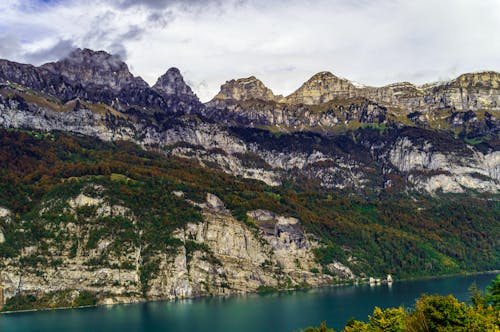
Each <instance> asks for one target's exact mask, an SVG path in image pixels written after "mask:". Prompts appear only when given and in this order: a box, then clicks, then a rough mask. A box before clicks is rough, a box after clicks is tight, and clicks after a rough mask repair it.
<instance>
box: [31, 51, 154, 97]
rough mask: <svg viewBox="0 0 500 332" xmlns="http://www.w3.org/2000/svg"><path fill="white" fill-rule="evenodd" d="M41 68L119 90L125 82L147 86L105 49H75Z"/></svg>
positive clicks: (74, 79)
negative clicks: (64, 56)
mask: <svg viewBox="0 0 500 332" xmlns="http://www.w3.org/2000/svg"><path fill="white" fill-rule="evenodd" d="M41 68H44V69H47V70H49V71H50V72H53V73H56V74H59V75H62V76H64V77H65V78H67V79H69V80H70V81H72V82H78V83H81V84H82V85H83V86H87V85H91V84H92V85H105V86H108V87H110V88H111V89H113V90H119V89H121V88H123V87H124V86H125V85H127V84H131V83H133V84H136V85H139V86H147V83H146V82H145V81H144V80H142V78H140V77H134V75H132V73H131V72H130V71H129V69H128V66H127V64H126V63H125V62H123V61H122V60H121V59H120V57H119V56H117V55H112V54H109V53H107V52H105V51H93V50H90V49H87V48H85V49H80V48H78V49H75V50H74V51H72V52H71V53H70V54H69V55H68V56H67V57H66V58H64V59H61V60H59V61H57V62H50V63H46V64H44V65H42V66H41Z"/></svg>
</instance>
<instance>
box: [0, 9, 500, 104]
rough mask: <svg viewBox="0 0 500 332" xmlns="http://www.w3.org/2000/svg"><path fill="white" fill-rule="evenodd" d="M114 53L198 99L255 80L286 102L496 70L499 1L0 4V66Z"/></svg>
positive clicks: (133, 68)
mask: <svg viewBox="0 0 500 332" xmlns="http://www.w3.org/2000/svg"><path fill="white" fill-rule="evenodd" d="M75 47H81V48H83V47H86V48H91V49H95V50H101V49H102V50H106V51H108V52H111V53H115V54H119V55H120V56H121V57H122V59H123V60H125V61H126V62H127V63H128V65H129V67H130V69H131V71H132V72H133V73H134V75H139V76H142V77H143V78H144V79H145V80H146V81H148V82H149V83H150V84H154V82H155V81H156V78H157V77H158V76H160V75H161V74H163V73H164V72H165V71H166V70H167V69H168V68H169V67H178V68H179V69H180V70H181V72H182V73H183V75H184V77H185V79H186V81H187V82H188V83H189V84H190V85H191V87H192V88H193V90H194V91H195V92H196V93H197V94H198V96H199V97H200V98H201V99H202V100H203V101H207V100H209V99H211V98H212V97H213V96H214V95H215V94H216V93H217V91H218V90H219V87H220V85H221V84H223V83H224V82H225V81H226V80H229V79H232V78H240V77H247V76H250V75H255V76H257V77H258V78H260V79H261V80H262V81H263V82H264V83H265V84H266V85H267V86H268V87H270V88H271V89H272V90H273V91H274V92H275V93H276V94H284V95H286V94H289V93H291V92H292V91H293V90H295V89H297V88H298V87H299V86H300V85H301V84H302V83H303V82H304V81H306V80H307V79H308V78H309V77H310V76H312V75H313V74H314V73H316V72H319V71H323V70H328V71H331V72H333V73H334V74H336V75H338V76H342V77H346V78H349V79H351V80H353V81H357V82H359V83H363V84H367V85H375V86H379V85H384V84H388V83H391V82H395V81H410V82H414V83H424V82H431V81H436V80H443V79H450V78H453V77H455V76H457V75H458V74H461V73H464V72H470V71H478V70H486V69H488V70H496V71H500V0H481V1H479V0H405V1H403V0H318V1H307V0H305V1H304V0H302V1H299V0H282V1H279V0H267V1H266V0H184V1H181V0H1V1H0V58H7V59H9V60H14V61H19V62H28V63H33V64H36V65H39V64H42V63H44V62H48V61H54V60H57V59H59V58H61V57H64V56H65V55H66V54H67V53H68V52H69V51H71V50H72V49H73V48H75Z"/></svg>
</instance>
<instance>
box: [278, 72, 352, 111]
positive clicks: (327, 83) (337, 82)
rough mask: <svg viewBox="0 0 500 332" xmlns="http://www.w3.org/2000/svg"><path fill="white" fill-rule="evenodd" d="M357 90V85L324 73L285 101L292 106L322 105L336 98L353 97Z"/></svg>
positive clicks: (313, 77)
mask: <svg viewBox="0 0 500 332" xmlns="http://www.w3.org/2000/svg"><path fill="white" fill-rule="evenodd" d="M355 90H356V87H355V85H354V84H353V83H352V82H350V81H349V80H346V79H344V78H340V77H337V76H335V75H333V74H332V73H331V72H328V71H322V72H319V73H317V74H315V75H313V76H312V77H311V78H310V79H309V80H308V81H307V82H305V83H304V84H302V86H301V87H300V88H299V89H297V90H296V91H295V92H293V93H292V94H291V95H289V96H288V97H286V98H285V100H286V102H288V103H291V104H308V105H312V104H321V103H325V102H328V101H330V100H333V99H335V98H349V97H352V96H354V94H355Z"/></svg>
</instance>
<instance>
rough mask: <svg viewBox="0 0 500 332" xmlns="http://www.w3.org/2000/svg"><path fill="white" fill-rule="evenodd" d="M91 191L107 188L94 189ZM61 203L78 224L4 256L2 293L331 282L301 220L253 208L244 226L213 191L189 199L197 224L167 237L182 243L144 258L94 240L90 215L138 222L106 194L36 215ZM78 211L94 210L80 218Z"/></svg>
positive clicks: (172, 291) (142, 291) (153, 294)
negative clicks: (251, 222)
mask: <svg viewBox="0 0 500 332" xmlns="http://www.w3.org/2000/svg"><path fill="white" fill-rule="evenodd" d="M94 189H97V190H100V191H102V190H105V188H100V187H98V186H97V187H96V186H94ZM172 195H174V194H172ZM175 195H183V194H182V193H180V192H176V193H175ZM214 200H215V201H216V202H218V203H217V204H216V205H214V204H213V203H212V202H213V201H214ZM61 204H62V206H64V210H65V212H66V213H70V214H72V215H73V216H75V217H76V223H71V222H70V223H56V224H54V223H50V222H49V223H47V224H46V226H45V227H46V230H47V231H50V232H53V233H55V234H57V236H58V237H66V238H68V239H73V240H71V241H67V242H66V243H63V246H61V243H56V242H54V241H51V240H48V242H47V243H48V248H44V246H42V245H32V246H29V247H25V248H24V249H23V250H22V254H21V255H20V256H19V257H15V258H10V259H6V260H4V261H3V263H2V270H1V271H0V285H2V286H3V289H4V294H5V297H6V298H10V297H12V296H14V295H15V294H16V293H17V292H18V291H20V290H22V291H23V292H26V293H29V294H38V295H41V294H47V293H54V292H58V291H65V290H78V291H79V292H82V291H88V292H91V293H95V294H98V301H99V303H118V302H130V301H139V300H143V299H145V298H147V299H175V298H186V297H195V296H202V295H224V294H234V293H246V292H252V291H257V290H259V289H262V288H274V289H282V288H293V287H297V286H302V287H303V286H304V285H311V286H317V285H322V284H329V283H332V282H333V281H334V277H333V276H331V275H325V274H321V273H313V272H311V270H314V269H316V270H317V271H320V270H321V266H320V265H319V264H318V263H316V261H315V259H314V255H313V252H312V250H313V249H314V248H317V247H318V246H319V243H318V242H317V240H315V239H314V238H313V237H312V235H310V234H307V233H306V232H305V231H304V230H303V228H302V226H301V223H300V221H299V220H297V219H294V218H286V217H283V216H279V215H276V214H274V213H272V212H270V211H265V210H258V211H256V212H252V213H250V215H254V216H255V218H256V219H257V220H256V221H257V222H258V225H261V224H262V226H259V227H257V228H249V227H248V226H246V225H245V224H243V223H241V222H240V221H237V220H235V219H234V218H233V217H232V216H231V214H230V213H229V211H228V210H227V209H226V208H225V207H224V205H223V204H222V202H221V201H220V200H219V199H218V198H217V197H216V196H213V195H211V194H209V197H208V198H207V202H203V203H192V204H196V205H198V206H200V207H201V209H202V216H203V220H202V222H200V223H190V224H187V225H186V226H185V227H183V228H179V229H176V230H174V232H173V234H174V235H173V237H174V238H175V239H178V240H179V243H180V245H179V246H177V247H175V249H172V250H170V251H169V252H168V254H166V253H155V254H153V255H152V256H151V254H147V256H145V255H146V254H145V251H144V247H142V246H140V245H138V244H136V243H134V242H123V241H122V240H119V239H117V238H116V237H114V236H113V235H108V236H103V237H100V238H98V239H95V240H96V242H95V243H94V242H92V241H93V240H92V239H93V236H94V235H93V234H95V232H98V231H99V227H100V225H99V224H96V223H95V221H96V220H111V219H113V218H115V219H116V220H127V222H128V223H130V227H131V230H133V231H134V230H135V229H136V227H138V226H137V222H138V219H137V216H135V215H134V213H133V211H132V210H131V209H130V208H129V207H127V206H123V205H117V204H110V203H109V198H107V197H105V196H102V195H99V196H97V197H91V196H87V195H86V194H83V193H80V194H79V195H78V196H76V197H73V198H71V199H69V200H68V201H66V202H60V201H46V202H44V203H42V205H43V206H45V207H46V208H45V209H42V210H41V211H40V218H44V216H45V215H46V214H50V213H51V212H50V211H49V209H54V208H55V206H57V205H61ZM79 209H87V210H90V211H93V213H91V214H87V216H86V218H84V219H81V216H79V215H78V211H79ZM5 211H6V210H5ZM262 215H264V216H265V218H263V217H262ZM6 217H7V215H5V216H3V217H2V218H6ZM120 218H121V219H120ZM122 222H123V221H122ZM139 236H140V235H139ZM91 242H92V243H93V244H90V243H91ZM44 243H45V241H44ZM117 245H119V246H120V247H121V249H120V251H119V253H118V252H116V251H115V250H114V247H115V246H117ZM47 250H49V252H51V255H50V256H49V257H47V256H46V255H45V254H44V252H45V251H47ZM33 257H46V258H45V259H46V260H47V261H45V263H44V264H43V263H42V262H40V263H37V262H34V263H33V262H32V263H31V264H30V265H29V266H26V261H29V259H30V258H31V259H33ZM151 262H154V264H155V266H157V268H156V269H154V270H151V271H150V273H151V274H150V275H149V276H148V279H147V280H146V279H144V275H142V274H141V271H143V270H145V269H147V266H148V264H152V263H151ZM332 264H335V266H337V268H341V269H342V270H343V274H339V277H340V278H349V279H350V278H354V277H355V276H354V275H353V274H352V272H350V270H349V269H348V268H347V267H344V266H343V265H342V264H340V263H339V262H332ZM337 280H338V279H337Z"/></svg>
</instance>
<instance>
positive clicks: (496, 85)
mask: <svg viewBox="0 0 500 332" xmlns="http://www.w3.org/2000/svg"><path fill="white" fill-rule="evenodd" d="M453 82H454V83H455V84H457V85H458V86H459V87H461V88H468V89H470V88H485V89H500V73H498V72H495V71H483V72H477V73H468V74H463V75H460V76H459V77H458V78H456V79H455V80H454V81H453Z"/></svg>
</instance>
